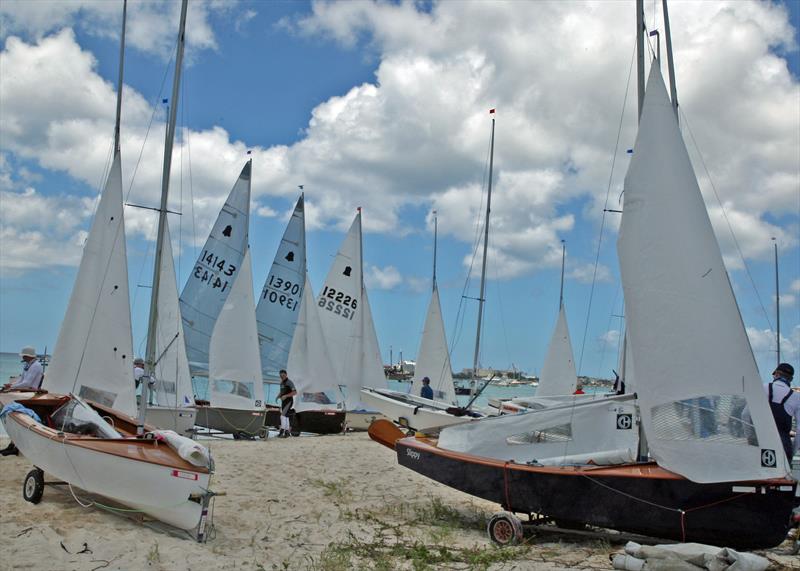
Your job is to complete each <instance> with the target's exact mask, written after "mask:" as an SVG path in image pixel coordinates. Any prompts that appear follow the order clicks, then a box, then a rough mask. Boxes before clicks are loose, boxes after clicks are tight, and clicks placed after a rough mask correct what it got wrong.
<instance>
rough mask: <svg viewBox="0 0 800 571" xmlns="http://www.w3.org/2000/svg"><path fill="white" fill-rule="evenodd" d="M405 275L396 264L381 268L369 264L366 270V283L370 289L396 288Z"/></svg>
mask: <svg viewBox="0 0 800 571" xmlns="http://www.w3.org/2000/svg"><path fill="white" fill-rule="evenodd" d="M402 281H403V277H402V276H401V275H400V272H399V271H398V270H397V268H395V267H394V266H386V267H385V268H379V267H378V266H373V265H371V264H367V265H366V268H365V272H364V283H365V284H366V286H367V287H368V288H370V289H394V288H395V287H397V286H398V285H400V284H401V283H402Z"/></svg>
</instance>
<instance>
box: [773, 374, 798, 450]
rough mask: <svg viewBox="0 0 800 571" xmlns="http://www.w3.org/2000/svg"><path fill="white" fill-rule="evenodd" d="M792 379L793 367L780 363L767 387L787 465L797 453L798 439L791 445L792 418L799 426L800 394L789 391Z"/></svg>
mask: <svg viewBox="0 0 800 571" xmlns="http://www.w3.org/2000/svg"><path fill="white" fill-rule="evenodd" d="M792 378H794V367H792V366H791V365H790V364H789V363H781V364H780V365H778V366H777V367H775V370H774V371H773V372H772V382H771V383H769V385H767V395H768V396H769V407H770V409H772V416H773V417H774V418H775V425H776V426H777V427H778V435H779V436H780V437H781V443H782V444H783V450H784V451H785V452H786V457H787V458H788V459H789V463H791V462H792V457H793V456H794V454H795V452H797V449H798V444H800V438H797V436H796V435H795V440H794V444H792V418H793V417H794V418H795V419H796V420H797V422H798V426H800V393H796V392H794V391H793V390H792V389H791V386H792Z"/></svg>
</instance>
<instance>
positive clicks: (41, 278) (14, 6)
mask: <svg viewBox="0 0 800 571" xmlns="http://www.w3.org/2000/svg"><path fill="white" fill-rule="evenodd" d="M660 4H661V3H660V2H658V3H655V2H653V1H652V0H646V1H645V13H646V15H645V19H646V25H647V27H648V29H651V30H653V29H657V30H659V31H661V32H662V37H663V29H662V28H663V18H662V15H661V11H660ZM179 9H180V6H179V3H178V2H173V1H157V0H154V1H148V2H136V1H133V0H132V1H131V2H130V3H129V6H128V28H127V46H126V53H125V79H124V89H123V110H122V142H121V146H122V161H123V162H122V168H123V185H124V189H125V192H126V197H127V201H128V202H129V203H132V204H139V205H150V206H156V205H157V204H158V200H159V195H160V177H161V167H162V154H163V133H164V128H165V118H166V106H165V105H164V104H163V103H162V100H163V98H166V97H169V95H170V90H171V82H172V66H173V62H172V61H171V58H172V57H173V53H174V47H175V40H176V36H177V26H178V16H179ZM669 10H670V20H671V30H672V34H673V49H674V58H675V69H676V85H677V91H678V101H679V104H680V109H681V126H682V130H683V133H684V139H685V141H686V142H687V147H688V149H689V153H690V156H691V158H692V161H693V164H694V166H695V171H696V173H697V175H698V179H699V182H700V186H701V190H702V192H703V195H704V199H705V201H706V205H707V207H708V210H709V215H710V218H711V220H712V223H713V225H714V229H715V232H716V235H717V239H718V241H719V243H720V246H721V248H722V252H723V256H724V259H725V262H726V265H727V268H728V271H729V274H730V277H731V282H732V285H733V288H734V291H735V293H736V296H737V300H738V303H739V306H740V309H741V312H742V317H743V319H744V322H745V325H746V327H747V331H748V334H749V336H750V340H751V344H752V346H753V350H754V353H755V355H756V359H757V361H758V364H759V367H760V369H761V373H762V376H764V377H765V378H768V376H769V372H771V368H772V367H774V364H775V362H776V357H777V356H776V351H775V348H776V341H775V340H776V334H775V330H776V324H777V323H776V298H775V276H774V260H773V255H774V250H773V247H774V244H777V246H778V253H779V268H780V270H779V286H780V308H781V314H780V323H781V351H782V360H788V361H790V362H793V363H794V364H795V366H798V365H800V299H798V298H799V297H800V53H799V52H798V28H800V2H798V1H797V0H786V1H780V2H777V1H776V2H768V1H763V2H751V1H748V0H735V1H724V0H721V1H719V2H681V1H674V2H671V3H670V5H669ZM634 12H635V11H634V2H633V0H630V1H628V0H626V1H614V0H603V1H578V0H575V1H571V2H547V1H544V0H542V1H536V2H534V1H528V2H519V1H509V2H503V1H492V2H487V1H477V2H469V1H466V0H465V1H459V2H455V1H452V2H429V1H424V2H423V1H418V2H407V1H401V2H366V1H358V0H353V1H345V2H302V1H292V2H288V1H279V0H276V1H271V2H260V1H247V0H240V1H238V2H235V1H228V2H222V1H217V0H209V1H199V0H190V3H189V15H188V22H187V61H186V65H185V71H184V76H183V85H182V90H181V92H182V95H181V99H180V101H179V102H178V105H179V108H178V123H179V125H178V134H177V138H176V144H175V151H174V155H173V169H172V171H173V177H172V182H171V189H170V210H173V211H175V212H180V213H181V215H180V216H176V215H171V216H170V218H171V219H170V225H171V229H172V234H173V240H174V249H175V254H176V260H175V261H176V267H177V270H178V280H179V284H180V287H182V285H183V282H184V281H185V280H186V277H187V276H188V272H189V270H190V268H191V267H192V265H193V263H194V260H195V258H196V256H197V254H198V247H201V246H202V244H203V242H204V241H205V238H206V236H207V234H208V231H209V230H210V227H211V225H212V224H213V222H214V219H215V218H216V215H217V213H218V211H219V208H220V207H221V205H222V203H223V202H224V200H225V197H226V196H227V194H228V192H229V190H230V188H231V187H232V185H233V183H234V182H235V180H236V177H237V176H238V174H239V172H240V170H241V168H242V166H243V165H244V163H245V161H246V160H247V159H248V158H249V157H252V159H253V183H252V184H253V187H252V203H251V227H250V245H251V250H252V255H253V262H254V280H255V284H254V289H255V290H256V291H260V289H261V286H262V284H263V281H264V279H265V277H266V274H267V272H268V270H269V267H270V265H271V263H272V259H273V257H274V254H275V250H276V248H277V245H278V242H279V240H280V236H281V235H282V233H283V230H284V227H285V224H286V222H287V221H288V217H289V216H290V214H291V210H292V208H293V206H294V202H295V201H296V199H297V196H298V193H299V189H298V186H299V185H303V186H304V189H305V192H306V209H307V219H306V223H307V228H308V236H307V244H308V265H309V273H310V277H311V282H312V284H313V286H314V288H315V290H318V289H319V288H320V287H321V285H322V281H323V279H324V277H325V275H326V274H327V271H328V267H329V265H330V263H331V261H332V259H333V256H334V255H335V253H336V250H337V249H338V247H339V244H340V242H341V240H342V239H343V237H344V232H345V231H346V229H347V227H348V226H349V224H350V222H351V221H352V219H353V216H354V215H355V212H356V208H357V207H362V208H363V224H364V229H365V236H364V260H365V264H366V280H367V286H368V288H369V290H370V301H371V303H372V306H373V315H374V319H375V325H376V329H377V333H378V338H379V341H380V345H381V350H382V354H383V358H384V361H385V362H389V359H390V354H391V355H392V357H393V360H394V361H397V360H398V358H399V355H400V352H401V351H402V354H403V358H405V359H413V358H414V356H415V355H416V352H417V347H418V344H419V340H420V336H421V331H422V327H423V324H424V319H425V311H426V307H427V304H428V301H429V298H430V280H431V270H432V257H433V211H436V212H437V216H438V228H439V245H438V269H437V279H438V283H439V288H440V295H441V299H442V310H443V316H444V320H445V328H446V331H447V334H448V339H449V341H450V343H451V345H452V362H453V368H454V370H456V371H458V370H461V369H462V368H466V367H471V365H472V358H473V355H472V352H473V350H474V344H475V327H476V316H477V309H478V308H477V303H476V302H475V301H474V300H473V299H470V298H475V297H477V295H478V280H477V279H476V278H477V275H478V268H479V267H480V259H481V257H480V253H479V254H478V255H477V257H474V255H473V254H474V252H475V245H476V236H478V235H479V233H480V225H481V224H482V216H483V214H482V209H483V208H484V207H485V190H486V180H487V176H488V173H487V168H488V152H489V138H490V133H491V127H492V125H491V119H492V117H495V118H496V139H495V154H494V176H493V194H492V216H491V221H490V232H489V234H490V237H489V256H488V271H487V278H488V281H487V293H486V307H485V324H484V331H483V336H482V341H481V347H482V348H481V356H480V363H481V364H482V365H483V366H484V367H495V368H511V367H515V368H517V369H520V370H523V371H526V372H528V373H531V374H535V373H538V371H539V369H540V368H541V366H542V361H543V359H544V355H545V353H546V350H547V344H548V342H549V339H550V336H551V334H552V331H553V328H554V326H555V322H556V317H557V313H558V301H559V287H560V275H561V247H562V240H563V241H564V242H565V244H566V249H567V258H566V259H567V262H566V272H565V274H566V280H565V284H564V298H565V304H566V310H567V318H568V323H569V328H570V334H571V339H572V345H573V348H574V351H575V360H576V364H577V368H578V373H579V374H583V375H590V376H599V377H606V378H607V377H610V376H611V369H612V368H613V367H615V366H616V362H617V355H618V345H619V338H620V331H621V328H622V325H623V319H622V317H621V316H622V313H623V299H622V291H621V285H620V280H619V269H618V263H617V254H616V238H617V228H618V224H619V214H617V213H613V212H606V213H604V208H605V209H612V210H613V209H618V208H620V207H621V201H620V194H621V192H622V182H623V178H624V175H625V171H626V169H627V165H628V157H629V155H628V154H627V153H626V151H627V150H628V149H630V148H631V147H632V146H633V142H634V139H635V136H636V85H635V68H632V64H633V59H632V58H633V54H634V43H635V38H634V33H635V25H634V22H635V19H634V18H635V14H634ZM121 13H122V3H121V2H114V1H99V0H91V1H90V0H75V1H71V0H61V1H58V2H50V1H47V0H37V1H35V2H28V1H17V0H4V1H3V2H2V3H0V42H2V52H0V350H1V351H8V352H12V351H18V350H19V348H20V347H22V346H23V345H29V344H33V345H35V346H36V347H37V348H38V349H39V350H40V351H42V350H44V348H45V346H47V347H49V348H50V349H51V350H52V347H53V346H54V345H55V342H56V339H57V336H58V331H59V327H60V325H61V320H62V318H63V316H64V313H65V311H66V305H67V302H68V299H69V295H70V291H71V288H72V283H73V281H74V279H75V273H76V269H77V264H78V263H79V261H80V255H81V244H82V243H83V240H84V239H85V236H86V231H87V230H88V227H89V225H90V222H91V217H92V213H93V209H94V207H95V205H96V201H97V197H98V192H99V189H100V187H101V185H102V182H103V180H104V176H105V173H106V171H107V168H108V166H109V163H110V154H111V149H112V145H113V123H114V113H115V98H116V83H117V74H118V67H119V31H120V25H121ZM655 41H656V39H655V37H653V38H651V49H652V50H655V49H656V45H655V43H654V42H655ZM648 59H649V58H648ZM648 65H649V63H648ZM665 71H666V70H665ZM665 75H666V73H665ZM491 108H495V109H497V112H496V113H495V114H494V115H489V113H488V110H489V109H491ZM248 151H250V152H251V154H250V155H248V154H247V153H248ZM125 221H126V232H127V242H128V259H129V277H130V284H131V305H132V315H133V323H134V350H135V351H136V353H137V354H141V353H143V352H144V339H145V336H146V323H147V310H148V303H149V290H148V289H147V287H146V286H147V285H148V284H149V283H150V280H151V276H152V264H153V260H152V258H153V242H154V237H155V223H156V217H155V216H154V214H153V213H152V212H151V211H149V210H144V209H139V208H133V207H128V208H126V210H125ZM680 227H681V221H679V220H676V221H675V228H676V231H680ZM772 238H775V240H774V241H773V240H772ZM470 268H472V271H471V272H470ZM468 278H469V279H468ZM465 284H467V288H466V289H465ZM654 326H657V324H654ZM390 352H391V353H390ZM698 373H700V372H698Z"/></svg>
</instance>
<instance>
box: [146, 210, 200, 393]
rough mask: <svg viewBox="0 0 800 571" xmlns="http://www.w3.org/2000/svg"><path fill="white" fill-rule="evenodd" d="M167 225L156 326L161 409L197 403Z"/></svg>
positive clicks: (157, 377)
mask: <svg viewBox="0 0 800 571" xmlns="http://www.w3.org/2000/svg"><path fill="white" fill-rule="evenodd" d="M164 224H165V225H166V227H165V229H164V244H163V246H162V252H161V272H160V274H159V275H160V278H159V279H160V280H161V283H160V285H159V288H158V321H157V323H156V367H155V376H156V384H155V387H154V389H153V390H154V393H153V394H154V395H155V396H154V401H155V404H156V405H158V406H167V407H183V406H189V405H191V404H194V399H193V397H192V394H193V390H192V377H191V375H190V373H189V361H188V359H187V358H186V343H185V339H184V336H183V323H182V322H181V312H180V305H179V302H178V281H177V280H176V279H175V263H174V260H173V258H172V242H171V241H170V236H169V225H168V223H167V222H166V221H165V222H164Z"/></svg>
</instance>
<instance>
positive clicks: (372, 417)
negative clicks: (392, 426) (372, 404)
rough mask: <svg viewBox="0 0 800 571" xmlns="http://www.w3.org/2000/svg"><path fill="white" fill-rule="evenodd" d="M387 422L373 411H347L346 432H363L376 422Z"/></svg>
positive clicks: (382, 416)
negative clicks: (380, 420)
mask: <svg viewBox="0 0 800 571" xmlns="http://www.w3.org/2000/svg"><path fill="white" fill-rule="evenodd" d="M379 419H383V420H389V419H388V418H387V417H385V416H384V415H382V414H381V413H379V412H377V411H374V410H348V411H347V419H346V421H345V422H346V424H347V428H348V430H353V431H355V432H365V431H367V430H369V426H370V425H371V424H372V423H373V422H375V421H376V420H379Z"/></svg>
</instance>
